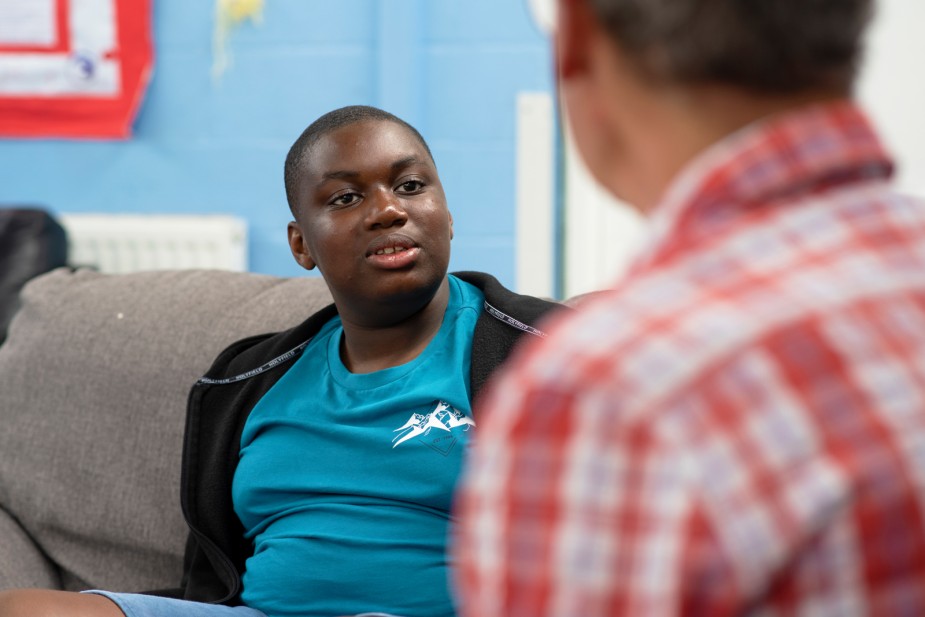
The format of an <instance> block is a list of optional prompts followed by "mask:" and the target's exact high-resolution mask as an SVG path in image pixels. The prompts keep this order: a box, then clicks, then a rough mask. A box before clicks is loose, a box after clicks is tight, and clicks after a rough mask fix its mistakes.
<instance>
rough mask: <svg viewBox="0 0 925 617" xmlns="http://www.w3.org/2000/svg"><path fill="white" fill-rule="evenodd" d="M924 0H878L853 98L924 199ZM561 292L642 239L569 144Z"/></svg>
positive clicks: (592, 281)
mask: <svg viewBox="0 0 925 617" xmlns="http://www.w3.org/2000/svg"><path fill="white" fill-rule="evenodd" d="M923 24H925V0H879V8H878V14H877V17H876V19H875V21H874V23H873V24H872V26H871V30H870V32H869V33H868V49H867V57H866V61H865V64H864V66H863V69H862V72H861V75H860V81H859V85H858V91H857V96H858V99H859V100H860V101H861V103H862V104H863V105H864V106H865V107H866V108H867V110H868V112H869V114H870V115H871V118H872V119H873V121H874V123H875V124H876V125H877V127H878V128H879V129H880V131H881V134H882V137H883V139H884V141H885V142H886V143H887V145H888V147H889V148H890V149H891V150H892V151H893V153H894V154H895V156H896V158H897V161H898V175H897V186H898V188H899V189H900V190H903V191H906V192H911V193H914V194H917V195H921V196H923V197H925V66H923V63H925V31H923V30H922V25H923ZM565 178H566V190H565V208H566V215H565V226H566V229H565V247H564V248H565V251H564V257H565V270H564V271H565V281H564V293H565V296H566V297H568V296H572V295H575V294H578V293H583V292H586V291H591V290H594V289H600V288H602V287H606V286H607V285H608V284H609V282H611V281H613V280H614V279H615V277H617V276H618V275H619V274H620V273H621V272H622V271H623V270H624V269H625V267H626V265H627V263H628V261H629V260H630V259H631V256H632V254H633V251H634V250H635V248H636V247H637V246H638V245H639V244H640V243H642V242H644V234H645V223H644V222H643V220H642V219H641V218H640V217H639V216H638V215H637V214H636V213H635V211H633V210H630V209H629V208H628V207H627V206H625V205H622V204H619V203H617V202H615V201H614V200H613V199H612V198H611V197H610V196H609V195H607V194H605V193H604V192H603V191H602V190H601V189H600V188H599V187H598V186H597V185H596V184H595V183H594V181H593V180H592V179H591V178H590V177H589V176H588V174H587V171H586V170H585V169H584V166H583V165H582V164H581V161H580V160H579V157H577V156H576V155H575V151H574V148H572V147H571V146H570V145H567V147H566V171H565Z"/></svg>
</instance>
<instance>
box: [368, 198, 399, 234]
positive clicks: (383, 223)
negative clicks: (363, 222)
mask: <svg viewBox="0 0 925 617" xmlns="http://www.w3.org/2000/svg"><path fill="white" fill-rule="evenodd" d="M367 201H368V204H369V210H368V212H367V220H368V222H369V225H370V227H371V228H373V229H376V228H380V227H392V226H393V225H404V224H405V221H407V220H408V213H407V212H406V211H405V208H404V207H403V204H402V201H401V199H399V197H398V195H396V194H395V193H393V192H392V191H390V190H378V191H374V192H373V193H372V194H371V195H370V196H369V198H368V200H367Z"/></svg>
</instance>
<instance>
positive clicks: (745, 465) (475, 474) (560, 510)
mask: <svg viewBox="0 0 925 617" xmlns="http://www.w3.org/2000/svg"><path fill="white" fill-rule="evenodd" d="M891 171H892V166H891V163H890V160H889V158H888V157H887V156H886V154H885V153H884V151H883V149H882V147H881V145H880V143H879V142H878V140H877V137H876V136H875V134H874V133H873V131H872V130H871V128H870V127H869V125H868V123H867V121H866V120H865V118H864V116H863V115H862V113H861V112H860V111H858V110H857V109H856V108H855V107H854V106H853V105H852V104H850V103H847V102H844V103H838V104H831V105H825V106H817V107H813V108H808V109H805V110H801V111H798V112H794V113H791V114H788V115H784V116H781V117H778V118H774V119H772V120H769V121H766V122H763V123H759V124H756V125H753V126H751V127H748V128H746V129H744V130H742V131H740V132H738V133H737V134H735V135H733V136H731V137H729V138H727V139H726V140H724V141H722V142H721V143H719V144H717V145H715V146H713V147H712V148H710V149H709V150H708V151H707V152H705V153H703V154H702V155H701V156H699V157H698V158H697V159H696V160H695V161H694V162H693V163H692V164H691V165H689V166H688V168H687V169H686V170H685V171H684V173H682V174H681V176H680V177H679V178H678V179H677V180H676V181H675V182H674V183H673V185H672V186H671V188H670V190H669V191H668V193H667V195H666V198H665V199H664V201H663V202H662V203H661V204H660V205H659V206H658V208H656V210H655V212H654V214H653V224H654V237H653V240H652V243H651V248H650V250H648V251H647V252H646V253H645V254H644V255H643V256H642V257H641V258H640V259H639V261H638V262H637V263H636V264H635V266H634V268H632V269H631V272H630V274H629V275H628V276H627V277H625V278H624V279H623V280H622V281H621V282H620V283H619V284H618V285H617V287H616V288H615V290H614V291H613V292H608V293H606V294H604V295H603V297H600V298H598V299H595V300H591V301H590V303H589V304H587V305H585V306H583V307H582V309H580V310H579V311H578V312H577V313H576V314H575V315H569V316H564V317H560V318H559V320H558V321H556V322H554V323H553V324H550V327H549V337H548V339H546V340H545V341H536V343H531V344H530V345H529V346H527V347H526V348H525V349H521V350H520V353H519V354H517V355H516V358H515V360H514V361H513V363H512V366H511V368H510V370H509V371H508V373H507V374H506V375H505V376H504V378H503V379H502V380H501V381H500V382H498V383H496V384H494V387H493V388H491V390H490V394H489V396H488V398H487V399H486V400H485V401H484V403H485V404H484V405H483V410H482V412H483V415H482V417H483V419H484V421H481V422H480V426H479V429H478V430H479V441H478V442H477V445H476V447H475V450H474V456H473V458H472V462H471V465H472V466H471V468H470V475H469V476H468V477H467V478H466V480H465V481H464V484H463V488H462V491H461V494H460V508H459V514H460V516H461V524H460V529H459V532H458V535H457V537H456V541H457V545H456V546H457V547H458V548H457V554H456V557H457V558H458V561H459V579H458V582H459V592H460V593H459V596H460V598H461V604H462V608H463V610H462V614H463V615H465V616H466V617H501V616H504V617H542V616H546V615H557V616H562V617H566V616H567V617H598V616H604V615H607V616H612V615H633V616H649V615H707V616H710V617H714V616H720V615H730V614H742V613H748V614H760V615H791V614H800V615H813V616H817V615H818V616H823V615H889V616H894V615H910V616H911V615H917V616H921V615H925V206H923V204H922V202H920V201H915V200H913V199H909V198H906V197H901V196H898V195H896V194H894V193H893V192H891V190H890V187H889V184H888V179H889V176H890V175H891Z"/></svg>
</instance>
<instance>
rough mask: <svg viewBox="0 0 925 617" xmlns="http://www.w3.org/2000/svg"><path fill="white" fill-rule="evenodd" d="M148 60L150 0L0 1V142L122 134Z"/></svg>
mask: <svg viewBox="0 0 925 617" xmlns="http://www.w3.org/2000/svg"><path fill="white" fill-rule="evenodd" d="M152 56H153V53H152V45H151V5H150V0H28V1H23V0H0V137H45V138H56V137H57V138H103V139H112V138H126V137H128V136H129V135H130V133H131V125H132V120H133V119H134V117H135V114H136V112H137V111H138V108H139V106H140V105H141V100H142V98H143V96H144V91H145V88H146V86H147V84H148V80H149V78H150V73H151V67H152V62H153V59H152Z"/></svg>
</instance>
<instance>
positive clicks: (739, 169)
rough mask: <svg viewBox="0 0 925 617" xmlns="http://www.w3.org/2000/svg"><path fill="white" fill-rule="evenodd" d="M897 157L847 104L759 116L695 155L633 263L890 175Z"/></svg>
mask: <svg viewBox="0 0 925 617" xmlns="http://www.w3.org/2000/svg"><path fill="white" fill-rule="evenodd" d="M892 174H893V162H892V160H891V158H890V156H889V155H888V154H887V152H886V151H885V149H884V148H883V145H882V144H881V142H880V140H879V139H878V137H877V135H876V133H875V132H874V130H873V127H872V126H871V124H870V122H869V121H868V119H867V117H866V116H865V114H864V113H863V112H862V111H861V110H860V109H859V108H858V107H857V106H856V105H855V104H854V103H852V102H850V101H838V102H833V103H825V104H817V105H813V106H809V107H805V108H801V109H799V110H795V111H791V112H785V113H782V114H778V115H775V116H770V117H768V118H765V119H763V120H759V121H756V122H754V123H752V124H750V125H748V126H746V127H745V128H743V129H740V130H739V131H737V132H735V133H733V134H732V135H730V136H728V137H726V138H724V139H722V140H720V141H719V142H717V143H716V144H714V145H712V146H710V147H709V148H707V149H706V150H705V151H704V152H702V153H701V154H699V155H698V156H696V157H695V158H694V159H693V160H692V161H691V162H690V163H688V164H687V165H686V166H685V168H684V169H683V170H682V171H681V172H680V174H679V175H678V176H677V177H676V178H675V180H673V181H672V183H671V184H670V186H669V187H668V190H667V191H666V192H665V195H664V197H663V199H662V200H661V201H660V202H659V204H658V205H657V206H656V207H655V208H654V210H653V213H652V216H651V226H650V233H651V241H650V243H649V247H650V248H649V249H648V250H646V251H644V252H643V253H642V254H641V255H640V256H639V258H638V259H637V260H636V262H635V263H634V265H633V268H632V269H633V270H638V269H640V268H642V267H645V266H647V265H652V264H654V263H655V262H658V261H662V260H664V259H666V258H669V257H670V256H671V255H673V254H676V253H677V252H678V251H680V250H683V248H684V247H686V246H690V245H691V244H692V243H699V242H700V241H701V240H703V239H704V238H709V237H710V236H713V235H715V234H717V233H719V232H720V231H721V230H723V229H724V228H727V227H729V226H730V225H734V224H736V222H738V221H742V220H743V218H744V217H748V216H751V215H758V216H760V215H761V213H762V212H763V211H766V210H767V209H768V208H769V207H771V206H774V205H775V204H781V203H783V202H789V201H793V200H795V199H799V198H801V197H807V196H811V195H813V194H815V193H818V192H820V191H822V190H825V189H828V188H831V187H833V186H837V185H844V184H849V183H852V182H858V181H862V180H869V179H883V180H885V179H888V178H890V177H891V176H892Z"/></svg>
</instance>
